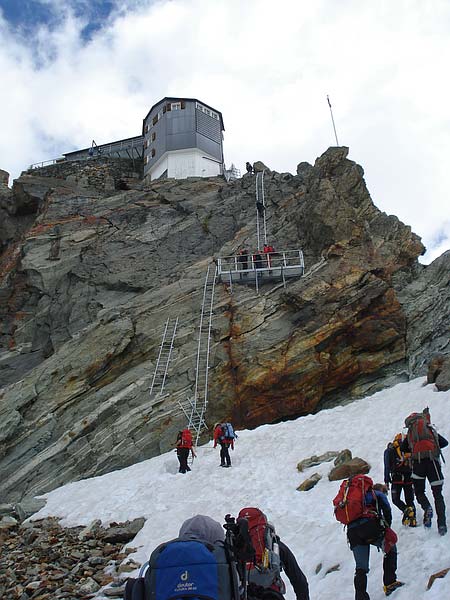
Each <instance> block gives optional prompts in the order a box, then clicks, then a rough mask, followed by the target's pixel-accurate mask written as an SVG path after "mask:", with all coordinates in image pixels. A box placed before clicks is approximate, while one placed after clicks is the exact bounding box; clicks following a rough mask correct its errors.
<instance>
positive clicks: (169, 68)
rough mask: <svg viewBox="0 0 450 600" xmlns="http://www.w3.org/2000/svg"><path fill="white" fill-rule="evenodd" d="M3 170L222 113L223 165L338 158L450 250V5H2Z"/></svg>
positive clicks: (174, 1)
mask: <svg viewBox="0 0 450 600" xmlns="http://www.w3.org/2000/svg"><path fill="white" fill-rule="evenodd" d="M0 9H1V10H0V82H1V84H0V110H1V115H2V118H1V131H0V168H3V169H6V170H7V171H9V172H10V173H11V174H12V176H14V177H16V176H17V175H18V174H19V173H20V171H21V170H22V169H24V168H26V167H27V166H28V165H29V164H31V163H34V162H37V161H41V160H46V159H51V158H55V157H57V156H59V155H60V154H61V153H62V152H67V151H70V150H73V149H75V148H79V147H83V148H84V147H86V146H89V145H90V143H91V140H92V139H95V140H96V142H97V143H99V144H100V143H104V142H109V141H112V140H115V139H120V138H123V137H130V136H132V135H138V134H139V133H140V130H141V124H142V118H143V117H144V116H145V114H146V113H147V111H148V109H149V108H150V106H151V105H152V104H154V103H155V102H156V101H158V100H159V99H161V98H162V97H164V96H166V95H170V96H185V97H196V98H199V99H201V100H203V101H204V102H206V103H208V104H210V105H211V106H213V107H215V108H217V109H218V110H220V111H221V112H222V114H223V117H224V122H225V147H224V149H225V160H226V162H227V164H230V163H231V162H234V163H235V164H236V165H237V166H238V167H239V168H241V170H244V164H245V161H246V160H250V161H252V162H253V161H255V160H262V161H264V162H265V164H267V165H268V166H269V167H270V168H272V169H275V170H277V171H290V172H295V169H296V166H297V164H298V163H299V162H301V161H304V160H307V161H308V162H314V160H315V158H316V157H317V156H319V155H320V154H322V153H323V152H324V151H325V150H326V149H327V148H328V146H331V145H335V141H334V133H333V129H332V124H331V119H330V112H329V108H328V104H327V101H326V96H327V94H329V95H330V98H331V102H332V106H333V111H334V117H335V121H336V127H337V135H338V139H339V143H340V144H341V145H346V146H349V148H350V154H349V157H350V158H351V159H353V160H355V161H356V162H358V163H359V164H361V165H362V166H363V167H364V170H365V176H366V181H367V184H368V187H369V190H370V192H371V195H372V198H373V200H374V202H375V204H376V205H377V206H378V207H379V208H380V209H382V210H384V211H385V212H387V213H389V214H395V215H397V216H398V217H399V218H400V219H401V220H402V221H404V222H406V223H408V224H409V225H411V226H412V229H413V230H414V231H415V232H416V233H418V234H419V235H420V236H421V237H422V239H423V242H424V244H425V245H426V246H427V249H428V253H427V255H426V256H425V258H424V260H425V262H429V261H430V260H432V259H433V258H435V257H436V256H438V255H439V254H441V253H442V252H443V251H444V250H446V249H448V248H449V247H450V202H449V199H448V192H447V186H446V175H447V172H448V170H449V167H448V164H449V162H450V157H449V146H450V144H449V142H450V121H449V107H448V104H449V97H448V95H447V89H448V87H449V83H448V82H449V76H448V65H449V64H450V36H449V33H448V32H449V30H450V2H449V0H429V1H428V2H424V1H423V0H395V1H392V0H386V1H385V0H377V2H372V1H370V0H315V1H314V2H311V1H310V0H278V1H277V2H274V1H273V0H270V1H269V0H0Z"/></svg>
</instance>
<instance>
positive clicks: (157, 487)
mask: <svg viewBox="0 0 450 600" xmlns="http://www.w3.org/2000/svg"><path fill="white" fill-rule="evenodd" d="M424 384H425V382H424V379H422V378H421V379H416V380H414V381H411V382H409V383H404V384H399V385H397V386H395V387H393V388H390V389H387V390H384V391H382V392H379V393H377V394H374V395H373V396H370V397H368V398H364V399H362V400H359V401H356V402H354V403H352V404H349V405H347V406H342V407H338V408H333V409H330V410H325V411H322V412H320V413H318V414H316V415H310V416H307V417H303V418H300V419H297V420H296V421H289V422H286V423H280V424H277V425H264V426H262V427H259V428H258V429H256V430H253V431H241V432H239V439H238V440H237V443H236V450H235V451H234V452H232V453H231V455H232V461H233V468H231V469H221V468H218V465H219V449H218V448H217V449H213V446H212V442H210V443H209V444H206V445H205V446H202V447H200V448H198V458H197V459H196V460H195V461H194V464H193V467H192V472H191V473H187V474H186V475H182V474H179V473H178V462H177V458H176V455H175V453H174V452H171V453H167V454H164V455H162V456H158V457H156V458H152V459H150V460H147V461H144V462H142V463H139V464H136V465H133V466H131V467H128V468H126V469H123V470H121V471H116V472H113V473H108V474H107V475H103V476H101V477H95V478H93V479H87V480H84V481H78V482H76V483H71V484H68V485H65V486H63V487H61V488H59V489H57V490H54V491H53V492H51V493H49V494H47V495H46V497H47V500H48V502H47V505H46V507H45V508H44V509H43V510H41V511H40V512H39V513H38V514H37V515H35V517H34V518H35V519H38V518H41V517H44V516H48V515H54V516H60V517H63V520H62V524H63V525H69V526H70V525H80V524H88V523H90V522H91V521H92V520H93V519H101V520H102V521H103V522H104V523H107V522H110V521H125V520H127V519H133V518H135V517H139V516H145V517H146V518H147V521H146V524H145V526H144V527H143V529H142V530H141V531H140V532H139V534H138V535H137V536H136V538H135V539H134V540H133V541H132V542H131V543H130V544H129V545H130V546H133V547H135V546H139V549H138V551H137V553H136V554H134V555H132V556H133V558H135V559H136V560H138V561H140V562H144V561H145V560H147V558H148V556H149V554H150V553H151V551H152V550H153V548H154V547H155V546H156V545H157V544H159V543H161V542H163V541H166V540H168V539H170V538H174V537H176V536H177V533H178V529H179V527H180V525H181V523H182V522H183V520H184V519H186V518H188V517H190V516H192V515H194V514H205V515H209V516H211V517H213V518H215V519H217V520H218V521H220V522H221V523H223V518H224V515H225V514H226V513H231V514H237V512H238V511H239V510H240V509H241V508H242V507H244V506H258V507H260V508H261V509H262V510H263V511H264V512H265V513H266V514H267V515H268V517H269V519H270V520H271V521H272V522H273V523H274V524H275V527H276V530H277V533H278V534H279V535H280V537H281V539H282V540H283V541H285V542H286V543H287V544H288V546H290V547H291V549H292V550H293V552H294V553H295V555H296V556H297V560H298V562H299V564H300V566H301V567H302V569H303V571H304V572H305V574H306V576H307V578H308V581H309V585H310V594H311V600H314V599H316V598H320V600H336V599H337V598H339V600H353V597H354V595H353V594H354V593H353V573H354V562H353V556H352V553H351V552H350V550H349V549H348V547H347V543H346V536H345V533H344V531H343V529H342V526H341V525H340V524H339V523H338V522H337V521H336V520H335V519H334V516H333V511H332V499H333V498H334V496H335V495H336V493H337V490H338V487H339V482H329V481H328V478H327V474H328V472H329V470H330V467H331V465H332V463H324V464H322V465H320V466H319V467H312V468H311V469H308V470H306V471H305V472H304V473H298V471H297V468H296V466H297V463H298V462H299V461H300V460H301V459H303V458H307V457H309V456H311V455H313V454H322V453H324V452H326V451H328V450H342V449H344V448H350V449H351V451H352V452H353V455H354V456H360V457H361V458H364V459H366V460H368V462H369V463H370V464H371V465H372V470H371V472H370V476H371V477H372V478H373V479H374V481H382V480H383V464H382V463H383V451H384V449H385V447H386V444H387V442H388V441H389V440H391V439H392V438H393V436H394V434H395V433H397V432H398V431H401V429H402V426H403V420H404V418H405V416H407V415H408V414H409V413H411V412H413V411H420V410H422V409H423V408H424V407H425V406H429V407H430V411H431V417H432V421H433V422H434V423H435V424H436V425H437V428H438V429H439V432H440V433H441V434H442V435H443V436H444V437H446V438H447V439H449V438H450V422H449V411H450V392H437V391H435V389H434V386H432V385H428V386H425V385H424ZM445 454H447V459H448V464H450V453H448V452H446V449H444V455H445ZM314 472H319V473H321V474H322V476H323V478H322V480H321V481H320V482H319V483H318V484H317V485H316V487H315V488H313V489H312V490H310V491H309V492H298V491H296V487H297V486H298V485H299V483H301V481H303V480H304V479H306V477H308V476H310V475H311V474H312V473H314ZM444 475H445V477H446V478H447V482H446V483H447V487H445V486H444V493H445V501H446V504H447V507H448V510H450V487H449V486H448V478H449V476H450V473H449V468H448V466H446V465H444ZM427 490H428V491H429V488H428V486H427ZM429 497H430V499H432V496H431V492H429ZM393 514H394V523H393V528H394V529H395V530H396V531H397V532H398V534H399V543H398V551H399V560H398V565H399V566H398V579H400V580H402V581H404V582H406V584H407V585H405V587H403V588H401V589H399V590H397V591H396V592H395V594H394V595H393V597H395V599H396V600H421V599H422V598H423V599H424V600H434V599H435V600H438V599H439V600H448V599H450V573H449V574H448V576H447V577H446V578H444V579H439V580H436V581H435V583H434V585H433V587H432V588H431V590H430V591H426V585H427V582H428V578H429V576H430V575H431V574H432V573H435V572H437V571H439V570H441V569H444V568H448V567H450V533H449V534H448V535H447V536H444V537H440V536H439V535H438V533H437V528H436V523H435V520H434V521H433V527H432V529H431V530H424V528H423V527H422V526H421V527H418V528H416V529H412V528H405V527H402V525H401V513H400V511H399V510H398V509H396V508H395V507H393ZM418 518H419V520H421V518H422V510H421V509H420V508H419V509H418ZM449 524H450V523H449ZM381 563H382V555H381V553H378V552H377V551H376V549H375V548H372V549H371V572H370V574H369V586H368V591H369V594H370V597H371V599H372V600H380V599H381V598H384V597H385V596H384V593H383V590H382V574H381ZM319 564H322V567H321V569H320V570H318V568H317V566H318V565H319ZM337 564H339V565H340V568H339V570H338V571H335V572H332V573H329V574H328V575H325V573H326V571H327V569H329V568H330V567H333V566H334V565H337ZM316 571H318V572H317V573H316ZM294 597H295V596H294V594H293V591H292V588H291V587H290V586H289V584H288V592H287V595H286V598H287V600H293V599H294Z"/></svg>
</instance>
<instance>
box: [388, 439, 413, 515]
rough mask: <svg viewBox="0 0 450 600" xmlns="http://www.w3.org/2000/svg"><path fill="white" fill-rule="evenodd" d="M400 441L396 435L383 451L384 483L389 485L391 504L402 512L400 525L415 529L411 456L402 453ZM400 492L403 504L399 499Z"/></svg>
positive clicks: (407, 453)
mask: <svg viewBox="0 0 450 600" xmlns="http://www.w3.org/2000/svg"><path fill="white" fill-rule="evenodd" d="M402 441H403V435H402V434H401V433H397V434H396V436H395V437H394V439H393V441H392V442H389V444H388V445H387V448H386V450H385V451H384V483H385V484H386V485H387V486H389V484H390V485H391V494H392V504H395V506H396V507H397V508H399V509H400V510H401V511H402V514H403V516H402V524H403V525H407V526H409V527H416V526H417V521H416V507H415V506H414V490H413V482H412V479H411V475H412V465H411V454H410V453H409V452H402V450H401V448H400V446H401V443H402ZM402 491H403V494H404V496H405V502H403V500H402V499H401V494H402Z"/></svg>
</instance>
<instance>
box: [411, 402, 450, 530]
mask: <svg viewBox="0 0 450 600" xmlns="http://www.w3.org/2000/svg"><path fill="white" fill-rule="evenodd" d="M405 426H406V427H407V430H408V433H407V434H406V437H405V439H404V440H403V442H402V444H401V446H400V447H401V450H402V451H403V452H410V453H411V460H412V480H413V484H414V492H415V494H416V498H417V502H418V503H419V504H420V506H421V507H422V509H423V525H424V527H427V528H430V527H431V520H432V518H433V509H432V507H431V504H430V501H429V500H428V498H427V496H426V494H425V481H426V480H427V479H428V481H429V482H430V486H431V491H432V493H433V497H434V506H435V509H436V514H437V526H438V533H439V535H445V534H446V533H447V522H446V518H445V502H444V497H443V495H442V487H443V485H444V475H443V474H442V468H441V463H440V456H442V452H441V448H445V447H446V446H448V441H447V440H446V439H445V438H444V437H443V436H442V435H439V434H438V433H437V431H436V430H435V429H434V427H433V426H432V425H431V418H430V411H429V409H428V408H425V409H424V410H423V411H422V412H421V413H412V414H410V415H409V416H408V417H406V419H405ZM442 459H443V460H444V458H443V457H442ZM444 462H445V461H444Z"/></svg>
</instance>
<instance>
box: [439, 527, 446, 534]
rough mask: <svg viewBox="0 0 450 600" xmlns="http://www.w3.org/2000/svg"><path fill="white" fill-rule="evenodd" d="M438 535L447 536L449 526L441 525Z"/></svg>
mask: <svg viewBox="0 0 450 600" xmlns="http://www.w3.org/2000/svg"><path fill="white" fill-rule="evenodd" d="M438 533H439V535H445V534H446V533H447V525H439V527H438Z"/></svg>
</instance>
